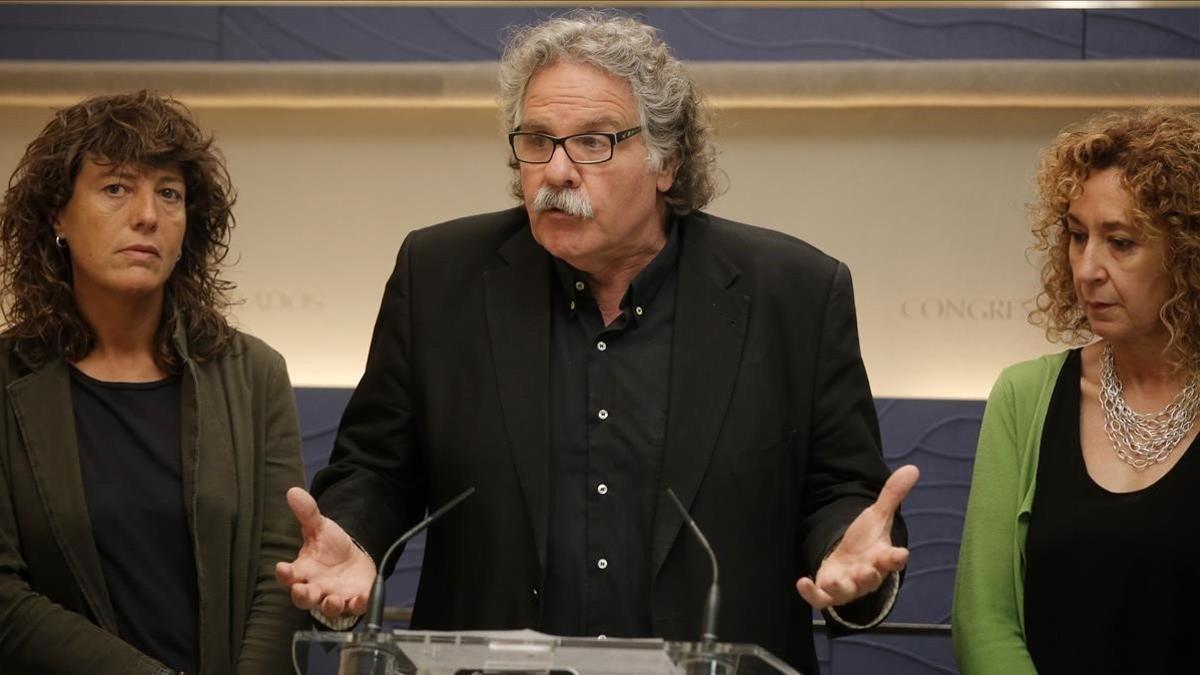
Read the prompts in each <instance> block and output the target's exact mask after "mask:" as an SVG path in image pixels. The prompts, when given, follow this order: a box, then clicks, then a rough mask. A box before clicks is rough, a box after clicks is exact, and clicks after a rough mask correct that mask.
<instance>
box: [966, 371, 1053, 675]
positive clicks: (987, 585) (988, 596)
mask: <svg viewBox="0 0 1200 675" xmlns="http://www.w3.org/2000/svg"><path fill="white" fill-rule="evenodd" d="M1066 355H1067V352H1059V353H1058V354H1050V355H1047V356H1043V357H1041V358H1038V359H1034V360H1032V361H1025V362H1024V363H1018V364H1017V365H1015V366H1010V367H1009V368H1006V369H1005V370H1004V372H1003V373H1001V374H1000V379H998V380H997V381H996V384H995V386H994V387H992V393H991V395H990V396H988V402H987V408H986V410H985V411H984V413H983V424H982V426H981V427H980V429H979V447H978V450H976V452H975V470H974V475H973V476H972V477H971V496H970V499H969V500H968V501H967V518H966V523H965V524H964V526H963V536H962V546H961V548H960V549H959V552H958V576H957V578H956V579H955V584H954V611H953V619H952V622H953V628H954V631H953V632H954V655H955V657H956V658H957V660H958V666H959V668H961V669H962V672H963V675H991V674H994V675H1023V674H1027V675H1036V673H1037V671H1036V670H1035V669H1034V667H1033V660H1032V659H1031V658H1030V656H1029V649H1028V648H1027V647H1026V646H1025V538H1026V535H1027V534H1028V533H1029V516H1030V512H1031V509H1032V508H1033V493H1034V488H1035V483H1036V478H1037V466H1038V453H1039V451H1040V450H1041V445H1042V427H1043V425H1044V423H1045V421H1046V410H1047V408H1048V407H1049V405H1050V397H1051V395H1052V394H1053V393H1054V385H1055V383H1056V382H1057V381H1058V375H1059V372H1061V371H1062V365H1063V362H1065V361H1066Z"/></svg>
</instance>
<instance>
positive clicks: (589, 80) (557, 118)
mask: <svg viewBox="0 0 1200 675" xmlns="http://www.w3.org/2000/svg"><path fill="white" fill-rule="evenodd" d="M637 124H638V114H637V107H636V105H635V104H634V100H633V91H632V90H631V89H630V86H629V83H628V82H626V81H625V80H622V79H620V78H617V77H614V76H613V75H610V74H609V73H607V72H605V71H603V70H600V69H599V68H596V67H594V66H590V65H585V64H581V63H573V62H562V63H556V64H554V65H550V66H546V67H544V68H541V69H539V70H538V71H536V72H535V73H534V74H533V77H531V78H530V79H529V84H528V86H527V87H526V90H525V99H524V102H523V107H522V114H521V126H520V130H521V131H535V132H540V133H545V134H550V135H552V136H568V135H571V134H579V133H584V132H589V131H613V132H615V131H621V130H623V129H628V128H630V127H633V126H636V125H637ZM520 171H521V191H522V193H523V194H524V200H525V208H526V210H527V211H528V212H529V222H530V224H531V226H532V229H533V238H534V239H536V240H537V242H538V243H539V244H541V245H542V247H543V248H545V249H546V250H547V251H549V252H550V254H551V255H554V256H556V257H558V258H562V259H563V260H565V261H566V262H568V263H570V264H571V265H572V266H573V267H575V268H576V269H579V270H582V271H584V272H587V273H589V274H594V275H595V274H603V273H605V272H606V271H611V270H614V269H617V268H620V267H624V266H630V265H636V264H639V262H640V264H645V262H648V257H653V255H654V253H656V252H657V251H658V250H659V249H660V248H661V247H662V242H663V241H664V240H665V236H666V235H665V224H666V206H665V204H664V202H663V200H662V199H661V198H660V194H661V193H662V192H665V191H666V190H667V189H668V188H670V186H671V181H672V180H673V171H672V170H671V168H670V163H669V162H666V163H664V167H663V169H661V170H659V171H652V170H651V169H650V168H649V167H648V165H647V163H646V145H645V143H644V141H643V137H642V135H640V134H639V135H637V136H634V137H632V138H630V139H628V140H625V141H622V142H621V143H618V144H617V146H616V147H615V148H614V151H613V157H612V159H611V160H609V161H607V162H604V163H602V164H575V163H573V162H572V161H571V160H570V159H569V158H568V157H567V154H566V152H564V151H563V148H562V147H561V146H559V147H557V148H555V151H554V155H553V157H551V158H550V162H549V163H547V164H521V165H520ZM563 190H568V191H573V192H575V195H576V196H577V197H584V198H586V200H587V202H588V203H589V204H590V205H591V210H592V216H591V217H586V216H582V215H575V214H571V213H567V212H565V211H563V210H559V209H555V208H548V209H546V208H543V209H539V208H538V207H537V205H536V201H537V197H538V192H539V191H543V192H546V191H550V192H552V193H553V192H558V191H563ZM647 254H648V256H647ZM644 258H645V259H644Z"/></svg>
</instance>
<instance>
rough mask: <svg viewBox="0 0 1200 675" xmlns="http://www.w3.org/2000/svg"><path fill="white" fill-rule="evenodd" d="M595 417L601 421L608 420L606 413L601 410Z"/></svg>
mask: <svg viewBox="0 0 1200 675" xmlns="http://www.w3.org/2000/svg"><path fill="white" fill-rule="evenodd" d="M596 417H599V418H600V419H602V420H606V419H608V411H607V410H601V411H600V412H598V413H596Z"/></svg>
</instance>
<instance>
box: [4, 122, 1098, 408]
mask: <svg viewBox="0 0 1200 675" xmlns="http://www.w3.org/2000/svg"><path fill="white" fill-rule="evenodd" d="M1090 112H1091V111H1089V110H1082V109H1061V108H1059V109H1039V108H961V109H955V108H904V107H899V108H879V109H870V108H860V109H851V110H841V109H790V110H779V109H776V110H769V109H764V110H748V109H742V110H724V111H723V112H721V114H720V116H719V120H718V128H719V141H720V147H721V150H722V166H723V168H724V169H725V171H726V172H727V173H728V176H729V181H728V182H729V189H728V191H727V192H726V193H725V194H724V195H723V196H722V197H720V198H719V199H718V200H717V201H716V202H715V203H714V204H713V205H712V207H711V210H712V211H713V212H715V213H717V214H719V215H722V216H726V217H730V218H735V219H738V220H742V221H745V222H750V223H753V224H757V225H762V226H766V227H771V228H775V229H778V230H782V231H785V232H788V233H791V234H794V235H796V236H798V237H802V238H804V239H806V240H808V241H810V242H812V243H813V244H815V245H817V246H819V247H820V248H822V249H824V250H825V251H826V252H828V253H830V254H831V255H834V256H836V257H838V258H841V259H842V260H844V261H846V262H847V263H848V264H849V265H850V268H851V271H852V272H853V274H854V279H855V285H856V291H857V299H858V312H859V322H860V332H861V339H862V345H863V355H864V359H865V360H866V364H867V368H868V371H869V373H870V375H871V380H872V383H873V386H874V390H875V393H876V394H877V395H880V396H900V397H930V398H982V397H985V396H986V395H987V392H988V389H989V388H990V386H991V383H992V381H993V380H994V378H995V376H996V374H997V373H998V372H999V370H1000V369H1001V368H1002V367H1004V366H1005V365H1007V364H1009V363H1012V362H1014V361H1017V360H1020V359H1025V358H1029V357H1032V356H1034V355H1037V354H1039V353H1042V352H1045V351H1048V350H1050V349H1057V347H1053V346H1051V345H1048V344H1047V343H1046V342H1045V340H1044V339H1043V337H1042V335H1041V333H1040V331H1039V330H1037V329H1035V328H1032V327H1030V326H1029V325H1028V324H1027V323H1026V322H1025V319H1024V316H1025V313H1026V309H1025V308H1024V306H1023V303H1026V302H1028V301H1029V299H1030V298H1031V297H1032V295H1033V293H1034V292H1035V290H1036V286H1035V280H1036V274H1037V273H1036V270H1035V269H1034V268H1033V267H1032V266H1031V265H1030V264H1029V263H1027V262H1026V257H1025V248H1026V246H1027V245H1028V243H1029V237H1028V234H1027V229H1026V226H1025V207H1024V205H1025V204H1026V203H1027V202H1028V200H1029V198H1030V174H1031V171H1032V167H1033V164H1034V161H1035V159H1036V154H1037V150H1038V148H1039V147H1040V146H1041V145H1043V144H1044V143H1046V142H1047V141H1049V140H1050V138H1052V136H1053V134H1054V133H1055V131H1056V130H1057V129H1059V128H1060V127H1061V126H1062V125H1064V124H1065V123H1067V122H1070V121H1072V120H1076V119H1080V118H1082V117H1084V116H1085V115H1087V114H1089V113H1090ZM199 114H200V118H201V122H202V124H204V125H205V126H206V127H208V128H209V129H211V130H213V131H214V132H215V133H216V135H217V138H218V142H219V144H220V145H221V147H222V148H223V149H224V150H225V153H226V155H227V156H228V160H229V166H230V170H231V172H232V174H233V177H234V180H235V182H236V184H237V187H238V191H239V193H240V199H239V202H238V207H237V216H238V223H239V225H238V229H237V230H236V232H235V234H234V252H235V257H237V258H240V259H239V261H238V264H237V266H236V267H234V268H233V270H232V271H231V277H232V278H233V279H234V280H236V281H237V283H238V285H239V292H240V295H241V297H243V298H244V299H245V304H243V305H241V306H240V307H239V308H237V311H236V315H237V319H238V322H239V324H240V326H241V327H242V328H243V329H245V330H248V331H250V332H252V333H255V334H257V335H259V336H260V337H262V338H264V339H265V340H267V341H268V342H269V343H271V344H272V345H274V346H275V347H276V348H277V349H279V350H280V351H281V352H283V354H284V355H285V356H286V357H287V359H288V363H289V367H290V369H291V373H292V378H293V380H294V382H295V383H296V384H298V385H310V386H312V385H317V386H352V385H353V384H354V383H355V382H356V381H357V379H358V377H359V375H360V374H361V370H362V366H363V363H364V361H365V354H366V349H367V345H368V341H369V339H370V332H371V327H372V324H373V322H374V318H375V312H376V310H377V308H378V303H379V299H380V294H381V292H382V288H383V284H384V282H385V280H386V278H387V275H388V273H389V272H390V270H391V266H392V263H393V261H394V256H395V252H396V250H397V248H398V247H399V245H400V242H401V241H402V240H403V238H404V235H405V234H406V233H407V232H408V231H410V230H412V229H413V228H417V227H421V226H424V225H428V224H432V223H436V222H440V221H442V220H446V219H449V218H453V217H456V216H460V215H466V214H470V213H475V212H480V211H488V210H496V209H501V208H505V207H507V206H509V205H511V204H512V203H513V202H512V201H511V198H510V197H508V196H507V190H506V185H507V180H508V170H507V168H506V167H505V164H504V156H505V155H504V153H505V150H506V148H505V146H504V143H503V141H502V139H501V137H500V134H499V132H498V127H497V123H496V121H495V114H494V112H493V111H491V110H487V109H464V110H454V109H436V110H434V109H424V110H420V109H390V110H389V109H365V108H364V109H354V108H340V109H329V110H320V109H318V110H302V109H276V108H241V107H239V108H228V107H226V108H222V107H207V108H204V109H202V110H200V111H199ZM47 117H48V109H47V108H45V107H31V106H9V107H4V108H0V167H3V171H4V172H6V173H7V172H8V171H10V170H11V167H13V166H14V165H15V162H16V160H17V157H18V156H19V154H20V152H21V150H22V149H23V147H24V144H25V143H27V142H28V141H29V140H30V139H31V138H32V137H33V136H34V135H35V134H36V133H37V131H38V129H40V128H41V125H42V124H44V122H45V120H46V119H47Z"/></svg>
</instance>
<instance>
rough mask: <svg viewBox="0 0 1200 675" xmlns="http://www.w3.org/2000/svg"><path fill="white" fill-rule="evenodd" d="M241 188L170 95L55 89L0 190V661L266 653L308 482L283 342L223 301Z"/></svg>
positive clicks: (235, 668) (287, 611) (272, 643)
mask: <svg viewBox="0 0 1200 675" xmlns="http://www.w3.org/2000/svg"><path fill="white" fill-rule="evenodd" d="M233 199H234V195H233V190H232V188H231V186H230V181H229V176H228V174H227V172H226V170H225V166H224V162H223V160H222V159H221V156H220V154H219V153H218V152H217V150H216V148H215V147H214V146H213V143H212V139H211V137H208V136H206V135H204V134H203V133H202V132H201V131H200V129H199V127H198V126H197V125H196V123H195V121H194V120H193V119H192V115H191V113H190V111H189V110H188V109H187V108H186V107H184V106H183V104H181V103H179V102H178V101H175V100H172V99H170V98H165V97H161V96H157V95H154V94H150V93H147V92H138V93H136V94H128V95H118V96H99V97H95V98H91V99H88V100H86V101H83V102H82V103H79V104H77V105H74V106H71V107H68V108H65V109H63V110H60V111H58V112H57V114H56V115H55V116H54V119H53V120H51V121H50V123H49V124H47V125H46V127H45V128H44V129H43V130H42V132H41V134H40V135H39V136H38V137H37V138H36V139H34V141H33V142H32V143H30V145H29V147H28V148H27V149H26V151H25V155H24V157H23V158H22V159H21V162H20V164H18V166H17V169H16V171H15V172H14V173H13V175H12V178H11V179H10V181H9V187H8V191H7V193H6V194H5V196H4V202H3V205H2V206H0V243H2V248H0V310H2V311H3V313H4V319H5V327H4V331H3V334H2V335H0V664H3V665H2V666H0V670H3V671H4V672H5V673H8V672H12V673H21V674H22V675H31V674H42V673H45V674H55V675H58V674H61V675H67V674H72V675H75V674H78V673H88V672H92V673H98V674H100V673H103V674H107V673H122V674H125V673H139V674H141V673H145V674H154V675H159V674H163V673H179V672H184V673H187V674H188V675H193V674H201V675H226V674H232V673H238V674H245V675H249V674H252V673H253V674H257V673H261V674H263V675H267V674H270V675H275V674H277V673H283V672H288V671H289V670H290V668H291V660H290V656H289V648H290V641H291V635H292V632H293V631H294V630H295V629H296V628H298V627H299V626H300V625H301V624H302V622H303V619H304V617H303V616H302V615H301V614H300V613H298V612H297V611H295V610H294V609H292V607H291V603H290V602H289V600H288V597H287V595H286V593H285V592H284V591H283V590H281V589H280V588H278V586H277V585H276V584H275V581H274V573H273V568H274V565H275V563H276V562H277V561H280V560H290V559H291V558H292V557H294V555H295V552H296V550H297V549H298V548H299V543H300V542H299V532H298V531H297V528H296V527H295V525H294V523H293V521H292V519H291V515H290V514H289V513H288V511H287V507H286V506H285V505H284V500H283V495H284V492H285V491H286V490H287V489H288V488H289V487H291V486H294V485H301V484H302V482H303V479H304V477H303V471H302V469H301V464H300V451H299V450H300V442H299V437H298V433H297V424H296V414H295V408H294V404H293V401H292V392H291V386H290V384H289V382H288V377H287V370H286V368H285V366H284V363H283V359H282V358H281V357H280V356H279V354H277V353H276V352H274V351H273V350H271V349H270V348H269V347H267V346H266V345H265V344H263V343H262V342H260V341H258V340H256V339H254V338H252V337H249V336H247V335H244V334H242V333H239V332H238V331H236V330H234V329H233V328H232V327H231V326H230V325H229V323H228V321H227V320H226V317H225V311H226V309H227V308H228V306H229V297H228V294H229V292H230V291H231V290H232V288H233V285H232V284H231V283H230V282H228V281H226V280H224V279H223V278H221V276H220V269H221V263H222V261H223V259H224V258H225V255H226V252H227V251H228V244H229V233H230V229H231V228H232V227H233V223H234V221H233V216H232V213H231V207H232V205H233Z"/></svg>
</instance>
